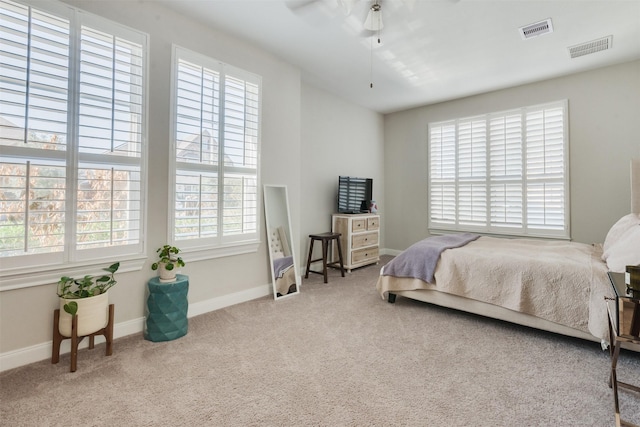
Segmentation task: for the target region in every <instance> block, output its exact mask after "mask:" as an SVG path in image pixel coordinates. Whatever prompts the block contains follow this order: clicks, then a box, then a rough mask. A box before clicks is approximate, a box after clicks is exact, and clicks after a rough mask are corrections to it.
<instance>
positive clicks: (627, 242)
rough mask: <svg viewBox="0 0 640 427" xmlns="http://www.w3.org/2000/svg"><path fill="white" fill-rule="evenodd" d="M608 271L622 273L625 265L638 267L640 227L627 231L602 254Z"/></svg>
mask: <svg viewBox="0 0 640 427" xmlns="http://www.w3.org/2000/svg"><path fill="white" fill-rule="evenodd" d="M603 258H606V261H607V267H609V271H613V272H616V273H624V272H625V270H626V266H627V265H640V225H636V226H635V228H632V229H631V230H629V231H628V232H627V233H626V234H625V235H624V236H622V237H621V238H620V239H619V240H618V241H617V242H616V243H615V244H614V245H612V246H611V247H610V248H609V249H608V250H607V251H606V252H605V253H604V254H603Z"/></svg>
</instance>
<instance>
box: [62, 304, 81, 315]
mask: <svg viewBox="0 0 640 427" xmlns="http://www.w3.org/2000/svg"><path fill="white" fill-rule="evenodd" d="M64 311H66V312H67V313H69V314H70V315H72V316H75V315H76V313H77V312H78V303H77V302H75V301H71V302H68V303H66V304H65V305H64Z"/></svg>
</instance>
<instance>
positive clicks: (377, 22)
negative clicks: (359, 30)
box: [364, 4, 383, 31]
mask: <svg viewBox="0 0 640 427" xmlns="http://www.w3.org/2000/svg"><path fill="white" fill-rule="evenodd" d="M376 6H377V8H376ZM382 27H383V25H382V11H381V10H380V6H379V5H377V4H374V5H373V6H371V9H369V14H368V15H367V19H366V20H365V21H364V28H365V30H369V31H380V30H381V29H382Z"/></svg>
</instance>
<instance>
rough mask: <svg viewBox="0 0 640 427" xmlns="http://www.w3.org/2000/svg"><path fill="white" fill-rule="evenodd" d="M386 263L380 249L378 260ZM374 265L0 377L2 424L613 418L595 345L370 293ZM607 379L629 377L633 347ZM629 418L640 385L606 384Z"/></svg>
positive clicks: (638, 370)
mask: <svg viewBox="0 0 640 427" xmlns="http://www.w3.org/2000/svg"><path fill="white" fill-rule="evenodd" d="M384 259H385V260H388V259H389V257H385V258H384ZM377 274H378V267H376V266H371V267H366V268H362V269H359V270H355V271H354V272H352V273H351V274H348V275H347V277H346V278H344V279H343V278H341V277H339V272H337V271H332V272H331V276H330V278H329V283H328V284H323V283H322V277H321V276H319V275H312V276H311V277H310V278H309V279H308V280H305V281H303V284H302V285H303V286H302V287H301V294H300V295H297V296H294V297H291V298H285V299H283V300H281V301H273V299H271V298H262V299H259V300H254V301H250V302H247V303H243V304H238V305H236V306H233V307H229V308H226V309H222V310H218V311H215V312H212V313H208V314H205V315H202V316H198V317H195V318H192V319H190V320H189V333H188V334H187V335H186V336H184V337H182V338H180V339H178V340H175V341H170V342H165V343H153V342H149V341H145V340H144V339H143V338H142V335H141V334H138V335H135V336H130V337H126V338H122V339H119V340H116V342H115V343H114V354H113V356H111V357H105V356H104V344H101V345H99V346H97V347H96V349H94V350H88V349H85V350H81V351H80V354H79V357H78V371H77V372H75V373H70V372H69V355H68V354H67V355H64V356H62V357H61V361H60V363H59V364H57V365H52V364H51V363H50V361H42V362H39V363H35V364H31V365H28V366H24V367H21V368H17V369H14V370H11V371H7V372H4V373H2V374H0V387H1V388H0V402H1V409H0V424H2V425H6V426H10V425H11V426H54V425H60V426H62V425H64V426H107V425H108V426H111V425H121V426H164V425H167V426H204V425H210V426H613V425H614V415H613V395H612V392H611V389H610V388H609V387H608V385H607V380H608V375H609V356H608V352H604V351H602V350H601V349H600V346H599V344H597V343H592V342H584V341H580V340H576V339H570V338H566V337H561V336H557V335H553V334H548V333H544V332H541V331H536V330H532V329H528V328H524V327H519V326H516V325H512V324H508V323H504V322H499V321H494V320H490V319H485V318H481V317H478V316H473V315H470V314H465V313H461V312H457V311H452V310H448V309H444V308H440V307H436V306H432V305H428V304H424V303H419V302H416V301H411V300H408V299H405V298H398V300H397V302H396V303H395V304H388V303H387V302H385V301H383V300H382V299H381V298H380V297H379V295H378V294H377V293H376V291H375V287H374V285H375V280H376V276H377ZM618 372H619V378H620V379H621V380H623V381H627V382H631V383H634V384H640V354H637V353H630V352H623V354H622V355H621V357H620V363H619V368H618ZM620 395H621V405H622V414H623V418H626V419H627V420H628V421H632V422H635V423H636V424H640V394H638V393H632V392H629V391H621V393H620Z"/></svg>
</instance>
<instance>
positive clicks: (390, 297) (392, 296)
mask: <svg viewBox="0 0 640 427" xmlns="http://www.w3.org/2000/svg"><path fill="white" fill-rule="evenodd" d="M387 301H389V304H393V303H394V302H396V294H392V293H391V292H389V297H388V299H387Z"/></svg>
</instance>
